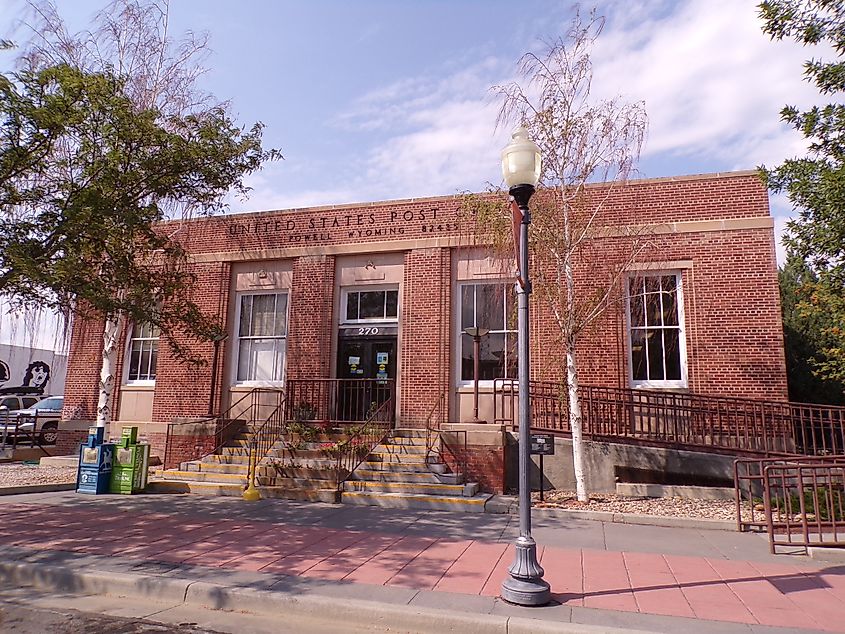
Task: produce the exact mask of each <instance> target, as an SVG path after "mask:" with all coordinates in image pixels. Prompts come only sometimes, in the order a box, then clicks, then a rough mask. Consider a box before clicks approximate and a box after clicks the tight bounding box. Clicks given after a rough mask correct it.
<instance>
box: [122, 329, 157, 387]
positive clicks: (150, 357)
mask: <svg viewBox="0 0 845 634" xmlns="http://www.w3.org/2000/svg"><path fill="white" fill-rule="evenodd" d="M158 336H159V332H158V328H156V327H155V326H153V325H152V324H133V325H132V333H131V335H130V337H129V372H128V374H127V377H126V378H127V381H129V382H130V383H132V382H141V381H155V379H156V361H158Z"/></svg>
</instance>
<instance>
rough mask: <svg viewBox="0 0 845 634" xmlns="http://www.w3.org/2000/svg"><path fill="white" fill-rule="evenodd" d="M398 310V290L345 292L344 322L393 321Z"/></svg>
mask: <svg viewBox="0 0 845 634" xmlns="http://www.w3.org/2000/svg"><path fill="white" fill-rule="evenodd" d="M398 310H399V291H398V290H395V289H394V290H363V291H347V293H346V313H345V315H346V321H387V320H395V319H396V318H397V315H398Z"/></svg>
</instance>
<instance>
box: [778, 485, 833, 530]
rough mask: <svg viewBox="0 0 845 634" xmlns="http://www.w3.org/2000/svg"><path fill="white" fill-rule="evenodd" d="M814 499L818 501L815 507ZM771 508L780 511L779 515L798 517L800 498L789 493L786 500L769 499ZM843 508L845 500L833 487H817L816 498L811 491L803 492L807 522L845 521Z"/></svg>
mask: <svg viewBox="0 0 845 634" xmlns="http://www.w3.org/2000/svg"><path fill="white" fill-rule="evenodd" d="M816 499H818V506H816ZM771 508H772V509H773V510H775V509H780V512H781V513H788V514H790V515H798V514H800V513H801V498H800V497H799V496H798V493H791V494H790V495H789V497H787V498H781V497H775V498H772V499H771ZM843 508H845V498H843V493H842V491H841V490H839V489H837V488H835V487H824V486H823V487H819V488H818V489H817V490H816V496H814V495H813V492H812V491H804V512H805V513H806V514H807V519H808V520H809V519H815V520H820V521H823V522H829V521H831V520H836V521H842V520H843V519H845V512H843ZM811 515H812V517H810V516H811Z"/></svg>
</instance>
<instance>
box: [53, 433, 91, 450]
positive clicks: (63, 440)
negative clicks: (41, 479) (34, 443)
mask: <svg viewBox="0 0 845 634" xmlns="http://www.w3.org/2000/svg"><path fill="white" fill-rule="evenodd" d="M86 440H88V428H87V427H86V428H85V429H61V428H60V429H59V430H58V432H57V435H56V446H55V449H54V450H53V455H55V456H76V455H78V454H79V445H81V444H82V443H83V442H85V441H86Z"/></svg>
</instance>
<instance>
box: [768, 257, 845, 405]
mask: <svg viewBox="0 0 845 634" xmlns="http://www.w3.org/2000/svg"><path fill="white" fill-rule="evenodd" d="M778 279H779V282H780V299H781V308H782V310H783V331H784V339H785V346H786V372H787V378H788V380H789V399H790V400H792V401H798V402H802V403H824V404H828V405H845V383H843V382H842V381H835V380H831V379H824V378H821V377H820V376H818V375H817V373H816V371H815V368H816V367H818V366H819V365H820V364H824V363H825V362H826V355H825V350H826V349H827V348H829V347H830V345H831V344H832V342H831V341H830V337H829V336H828V335H827V334H826V333H827V332H828V331H829V330H830V329H831V328H833V327H835V324H834V323H833V322H832V317H831V315H829V314H827V313H819V312H818V311H815V310H807V308H808V307H809V303H808V302H809V300H811V299H812V293H813V291H812V289H814V288H815V287H816V285H817V283H818V276H817V275H816V274H815V273H814V272H813V270H812V269H811V268H810V267H809V266H807V264H806V263H805V262H804V261H803V260H802V259H801V258H799V257H797V256H795V255H792V256H790V257H789V258H788V259H787V261H786V263H785V264H784V266H783V267H782V268H781V270H780V271H779V273H778Z"/></svg>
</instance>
